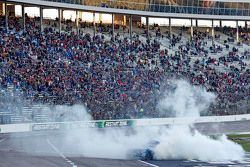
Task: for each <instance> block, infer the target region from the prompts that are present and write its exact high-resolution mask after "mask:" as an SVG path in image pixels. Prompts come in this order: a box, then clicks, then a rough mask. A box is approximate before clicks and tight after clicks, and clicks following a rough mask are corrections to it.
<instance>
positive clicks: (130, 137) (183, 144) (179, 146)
mask: <svg viewBox="0 0 250 167" xmlns="http://www.w3.org/2000/svg"><path fill="white" fill-rule="evenodd" d="M173 85H174V86H175V89H174V90H173V91H168V92H167V93H166V95H165V96H164V98H163V99H162V100H161V101H160V102H159V108H160V110H161V111H162V112H167V111H169V110H172V111H174V112H175V113H176V116H177V117H199V116H200V112H201V111H204V110H206V109H207V107H208V106H209V105H210V103H212V102H214V99H215V96H214V95H213V94H212V93H208V92H206V91H205V90H204V89H202V88H199V87H194V86H191V85H190V84H189V83H187V82H186V81H174V82H173ZM85 113H86V112H85ZM87 117H88V116H87ZM190 127H191V125H190V124H187V125H182V126H179V125H176V126H173V127H170V128H167V127H139V128H134V129H122V128H113V129H102V130H100V129H84V130H81V131H79V130H76V131H69V132H68V133H67V135H66V136H67V137H66V140H65V141H66V142H65V143H64V146H65V150H67V151H68V152H71V153H72V152H73V153H75V154H76V153H78V154H80V155H83V156H87V157H100V158H113V159H114V158H115V159H124V158H127V153H128V152H130V151H131V150H133V149H140V148H145V147H146V146H147V144H148V143H149V142H150V141H152V140H158V141H159V142H160V144H159V145H158V146H157V147H155V149H154V152H155V155H154V158H155V159H158V160H169V159H188V160H191V159H196V160H202V161H219V160H221V161H224V160H240V159H241V158H242V157H243V156H244V151H243V149H242V147H241V146H240V145H238V144H235V143H233V142H232V141H230V140H228V139H227V138H226V136H222V137H219V138H218V139H216V140H215V139H212V138H210V137H208V136H205V135H202V134H201V133H199V132H198V131H196V130H193V129H192V128H193V127H192V128H190ZM72 143H74V145H72Z"/></svg>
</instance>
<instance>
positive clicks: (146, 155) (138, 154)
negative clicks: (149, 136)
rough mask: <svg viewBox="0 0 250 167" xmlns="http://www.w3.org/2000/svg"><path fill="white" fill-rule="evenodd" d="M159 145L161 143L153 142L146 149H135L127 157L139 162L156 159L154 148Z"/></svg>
mask: <svg viewBox="0 0 250 167" xmlns="http://www.w3.org/2000/svg"><path fill="white" fill-rule="evenodd" d="M158 144H160V142H159V141H156V140H154V141H151V142H149V143H148V144H147V145H146V146H145V147H144V148H139V149H133V150H130V151H128V153H127V157H128V158H129V159H137V160H143V161H148V160H153V158H154V151H153V148H155V147H156V146H157V145H158Z"/></svg>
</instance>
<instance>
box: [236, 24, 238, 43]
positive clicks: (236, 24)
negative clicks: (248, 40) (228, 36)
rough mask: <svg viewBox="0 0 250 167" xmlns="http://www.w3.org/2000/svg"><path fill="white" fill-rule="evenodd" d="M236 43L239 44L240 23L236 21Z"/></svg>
mask: <svg viewBox="0 0 250 167" xmlns="http://www.w3.org/2000/svg"><path fill="white" fill-rule="evenodd" d="M236 42H239V21H238V20H237V21H236Z"/></svg>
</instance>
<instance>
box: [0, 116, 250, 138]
mask: <svg viewBox="0 0 250 167" xmlns="http://www.w3.org/2000/svg"><path fill="white" fill-rule="evenodd" d="M248 120H249V121H250V114H245V115H234V116H210V117H197V118H195V117H185V118H156V119H124V120H100V121H77V122H49V123H27V124H9V125H0V133H16V132H32V131H46V130H71V129H81V128H108V127H139V126H157V125H158V126H159V125H176V124H177V125H182V124H191V123H193V124H196V123H216V122H217V123H218V122H236V121H248Z"/></svg>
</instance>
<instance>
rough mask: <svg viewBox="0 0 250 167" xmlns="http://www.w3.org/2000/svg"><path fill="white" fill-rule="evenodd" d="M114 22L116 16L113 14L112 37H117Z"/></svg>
mask: <svg viewBox="0 0 250 167" xmlns="http://www.w3.org/2000/svg"><path fill="white" fill-rule="evenodd" d="M114 20H115V16H114V14H113V13H112V30H111V31H112V37H114V35H115V22H114Z"/></svg>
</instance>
